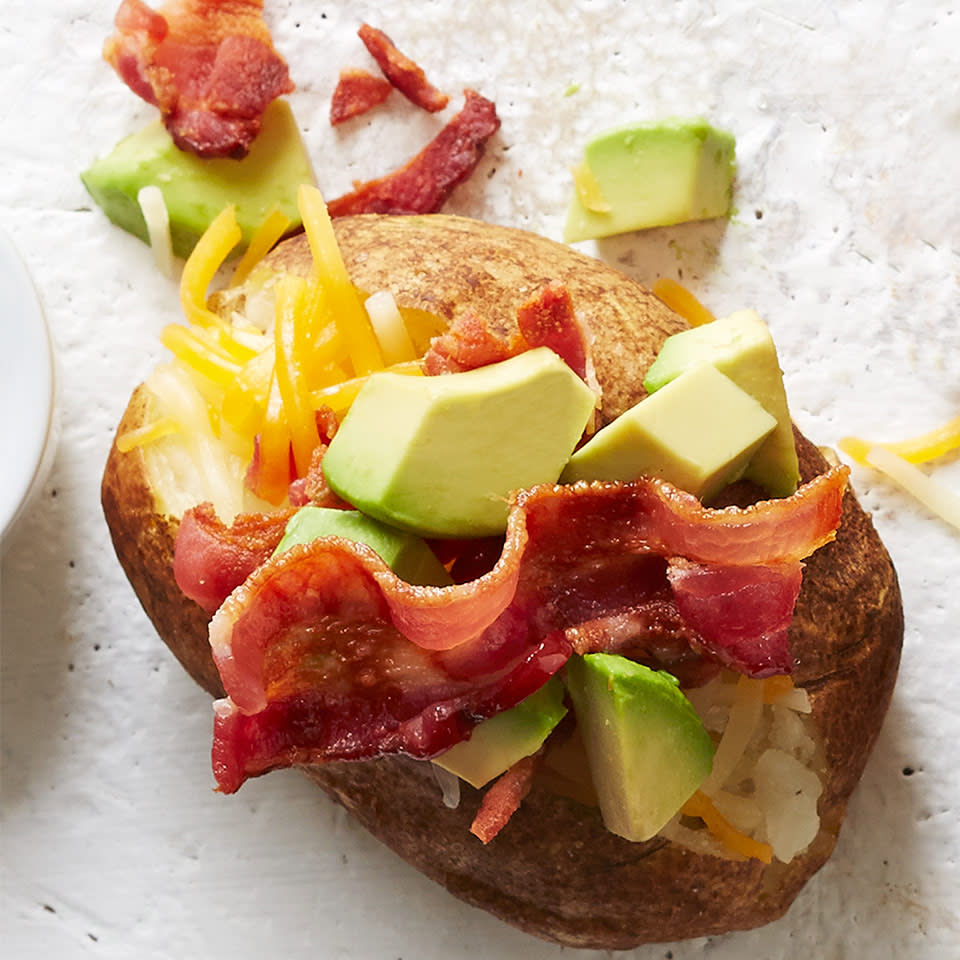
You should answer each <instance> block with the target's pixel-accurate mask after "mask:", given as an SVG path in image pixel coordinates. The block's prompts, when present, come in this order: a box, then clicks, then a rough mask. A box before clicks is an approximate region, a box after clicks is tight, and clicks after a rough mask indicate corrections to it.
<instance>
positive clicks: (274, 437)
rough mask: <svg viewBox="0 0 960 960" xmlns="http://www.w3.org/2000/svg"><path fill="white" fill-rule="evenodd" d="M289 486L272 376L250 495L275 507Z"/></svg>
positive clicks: (283, 424)
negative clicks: (252, 489) (257, 462)
mask: <svg viewBox="0 0 960 960" xmlns="http://www.w3.org/2000/svg"><path fill="white" fill-rule="evenodd" d="M289 486H290V430H289V428H288V426H287V418H286V414H285V412H284V408H283V398H282V396H281V395H280V387H279V385H278V383H277V376H276V373H274V376H273V379H272V381H271V383H270V395H269V398H268V400H267V409H266V412H265V414H264V418H263V424H262V426H261V428H260V465H259V475H258V478H257V483H256V489H255V491H254V492H255V493H256V494H257V496H259V497H262V498H263V499H264V500H266V501H267V502H269V503H272V504H275V505H279V504H281V503H283V501H284V500H285V499H286V497H287V490H288V488H289Z"/></svg>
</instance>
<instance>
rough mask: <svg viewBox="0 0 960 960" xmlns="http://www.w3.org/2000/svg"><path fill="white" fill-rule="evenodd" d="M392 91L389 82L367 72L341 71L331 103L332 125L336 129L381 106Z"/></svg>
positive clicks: (357, 70)
mask: <svg viewBox="0 0 960 960" xmlns="http://www.w3.org/2000/svg"><path fill="white" fill-rule="evenodd" d="M392 89H393V87H392V86H391V84H390V82H389V81H387V80H384V79H383V78H382V77H375V76H374V75H373V74H372V73H369V72H368V71H366V70H359V69H347V70H341V71H340V79H339V80H338V81H337V87H336V89H335V90H334V91H333V98H332V99H331V101H330V125H331V126H333V127H336V126H338V125H339V124H341V123H345V122H346V121H347V120H350V119H352V118H353V117H359V116H360V114H362V113H366V112H367V111H368V110H372V109H373V108H374V107H377V106H379V105H380V104H381V103H383V101H384V100H386V99H387V97H388V96H389V95H390V91H391V90H392Z"/></svg>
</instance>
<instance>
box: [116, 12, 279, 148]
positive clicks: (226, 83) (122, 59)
mask: <svg viewBox="0 0 960 960" xmlns="http://www.w3.org/2000/svg"><path fill="white" fill-rule="evenodd" d="M114 25H115V27H116V33H115V34H114V35H113V36H112V37H110V38H109V39H108V40H107V41H106V43H105V44H104V48H103V56H104V59H105V60H106V61H107V62H108V63H110V64H111V65H112V66H113V68H114V69H115V70H116V71H117V73H118V74H119V75H120V78H121V79H122V80H123V81H124V83H126V84H127V86H129V87H130V89H131V90H133V92H134V93H136V94H137V95H138V96H140V97H142V98H143V99H144V100H146V101H147V102H148V103H152V104H154V105H155V106H157V107H159V108H160V112H161V114H162V116H163V122H164V124H165V125H166V127H167V130H168V131H169V132H170V135H171V136H172V137H173V140H174V142H175V143H176V145H177V146H178V147H179V148H180V149H181V150H189V151H190V152H192V153H195V154H197V156H200V157H235V158H239V157H243V156H246V154H247V152H248V151H249V149H250V144H251V143H252V142H253V141H254V139H255V138H256V136H257V134H258V133H259V132H260V125H261V120H262V117H263V112H264V110H266V108H267V106H268V105H269V104H270V102H271V101H272V100H274V99H276V98H277V97H279V96H281V95H282V94H285V93H290V92H291V91H292V90H293V83H292V82H291V80H290V74H289V72H288V70H287V65H286V63H285V62H284V60H283V59H282V58H281V57H280V55H279V54H278V53H277V52H276V50H275V49H274V48H273V42H272V40H271V37H270V31H269V30H268V29H267V25H266V23H265V22H264V19H263V0H230V2H229V3H222V2H217V0H169V2H168V3H167V4H165V5H164V6H163V7H161V9H160V10H159V11H154V10H152V9H151V8H150V7H148V6H147V5H146V4H145V3H143V2H142V0H123V2H122V3H121V5H120V8H119V9H118V11H117V15H116V17H115V19H114Z"/></svg>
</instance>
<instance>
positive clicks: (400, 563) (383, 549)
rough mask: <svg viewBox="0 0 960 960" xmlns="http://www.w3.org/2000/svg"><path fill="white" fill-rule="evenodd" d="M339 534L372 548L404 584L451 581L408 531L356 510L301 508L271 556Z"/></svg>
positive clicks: (426, 548) (434, 555)
mask: <svg viewBox="0 0 960 960" xmlns="http://www.w3.org/2000/svg"><path fill="white" fill-rule="evenodd" d="M321 537H343V538H344V539H345V540H353V541H355V542H357V543H365V544H366V545H367V546H368V547H370V548H372V549H373V550H374V551H375V552H376V553H377V554H378V555H379V557H380V558H381V559H382V560H383V562H384V563H385V564H386V565H387V566H388V567H389V568H390V569H391V570H392V571H393V572H394V573H395V574H396V575H397V576H398V577H399V578H400V579H401V580H406V581H407V583H414V584H418V585H419V586H424V587H427V586H431V587H446V586H449V585H450V584H451V583H452V582H453V581H452V580H451V579H450V574H448V573H447V571H446V570H445V569H444V567H443V564H441V563H440V561H439V560H438V559H437V556H436V554H435V553H434V552H433V551H432V550H431V549H430V547H429V546H428V545H427V544H426V543H425V542H424V541H423V540H421V539H420V537H417V536H415V535H414V534H412V533H407V532H406V531H405V530H397V529H396V528H394V527H388V526H387V525H386V524H384V523H380V522H379V521H378V520H374V519H373V518H372V517H367V516H364V514H362V513H360V512H359V511H357V510H332V509H329V508H327V507H301V508H300V509H299V510H298V511H297V512H296V513H295V514H294V515H293V516H292V517H291V518H290V520H289V521H288V522H287V526H286V530H285V531H284V534H283V537H282V539H281V540H280V543H279V544H277V549H276V551H274V556H276V555H277V554H278V553H283V551H284V550H288V549H289V548H290V547H292V546H294V545H296V544H298V543H311V542H313V541H314V540H318V539H320V538H321Z"/></svg>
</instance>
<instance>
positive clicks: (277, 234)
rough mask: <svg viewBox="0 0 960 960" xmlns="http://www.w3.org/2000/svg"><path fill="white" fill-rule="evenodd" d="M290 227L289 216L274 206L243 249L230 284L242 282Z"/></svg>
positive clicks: (234, 284) (235, 284)
mask: <svg viewBox="0 0 960 960" xmlns="http://www.w3.org/2000/svg"><path fill="white" fill-rule="evenodd" d="M289 227H290V218H289V217H288V216H287V215H286V214H285V213H284V212H283V211H282V210H279V209H277V207H274V208H273V209H272V210H271V211H270V212H269V213H268V214H267V215H266V217H265V218H264V220H263V223H261V224H260V226H259V227H257V229H256V230H255V231H254V234H253V236H252V237H251V238H250V243H248V244H247V249H246V250H244V252H243V256H242V257H241V258H240V262H239V263H238V264H237V267H236V269H235V270H234V271H233V277H232V278H231V280H230V285H231V286H237V285H239V284H241V283H243V281H244V280H246V279H247V277H249V276H250V274H251V273H252V271H253V268H254V267H255V266H256V265H257V264H258V263H259V262H260V261H261V260H262V259H263V258H264V257H265V256H266V255H267V254H268V253H269V252H270V251H271V250H272V249H273V246H274V244H275V243H276V242H277V241H278V240H279V239H280V238H281V237H282V236H283V235H284V234H285V233H286V232H287V230H288V229H289Z"/></svg>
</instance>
